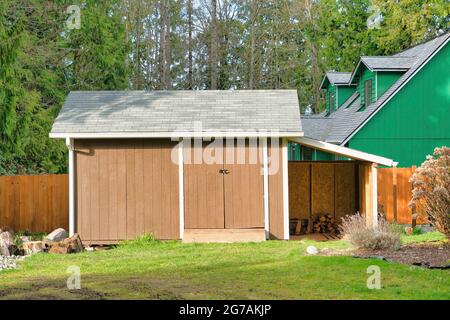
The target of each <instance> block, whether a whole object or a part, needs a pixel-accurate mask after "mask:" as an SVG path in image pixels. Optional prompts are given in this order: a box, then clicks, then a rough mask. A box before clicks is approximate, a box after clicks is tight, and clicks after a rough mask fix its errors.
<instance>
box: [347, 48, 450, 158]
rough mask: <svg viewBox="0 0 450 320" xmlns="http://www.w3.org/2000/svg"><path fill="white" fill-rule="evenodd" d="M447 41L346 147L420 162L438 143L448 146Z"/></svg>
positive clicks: (449, 55) (449, 87) (449, 80)
mask: <svg viewBox="0 0 450 320" xmlns="http://www.w3.org/2000/svg"><path fill="white" fill-rule="evenodd" d="M448 70H450V46H449V45H448V43H447V44H446V45H445V46H444V47H443V48H442V49H441V50H440V51H439V52H438V53H436V55H435V56H434V57H433V58H432V59H431V60H430V61H429V62H428V63H427V64H426V65H424V66H423V68H422V69H421V70H420V71H419V72H418V73H417V74H416V75H415V76H413V77H412V78H411V79H410V81H409V82H408V83H406V85H405V86H404V87H403V88H401V89H400V91H398V92H397V93H396V94H395V95H394V96H393V97H392V98H391V100H389V101H388V102H387V103H386V104H385V105H384V107H383V108H381V109H380V110H379V112H378V113H377V114H376V115H375V116H373V118H372V119H371V120H370V121H368V122H367V123H366V124H365V125H364V126H363V127H361V128H360V129H359V131H358V132H356V133H355V135H354V136H353V137H352V138H351V139H350V140H349V142H348V146H349V147H350V148H353V149H358V150H363V151H365V152H369V153H374V154H379V155H382V156H388V157H391V158H394V159H402V160H401V161H400V163H399V166H402V167H408V166H411V165H419V164H420V163H422V162H423V160H424V159H425V155H427V154H431V153H432V152H433V149H434V148H435V147H437V146H443V145H450V133H449V128H450V77H449V73H448Z"/></svg>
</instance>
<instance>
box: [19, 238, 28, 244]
mask: <svg viewBox="0 0 450 320" xmlns="http://www.w3.org/2000/svg"><path fill="white" fill-rule="evenodd" d="M19 240H20V243H21V244H22V243H24V242H29V241H30V237H28V236H21V237H20V238H19Z"/></svg>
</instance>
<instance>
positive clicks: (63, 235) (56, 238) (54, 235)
mask: <svg viewBox="0 0 450 320" xmlns="http://www.w3.org/2000/svg"><path fill="white" fill-rule="evenodd" d="M68 236H69V235H68V233H67V231H66V230H64V229H63V228H58V229H55V230H53V231H52V232H50V233H49V234H48V235H47V236H46V237H45V239H44V240H48V241H52V242H60V241H62V240H64V239H67V237H68Z"/></svg>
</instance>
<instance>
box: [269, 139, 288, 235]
mask: <svg viewBox="0 0 450 320" xmlns="http://www.w3.org/2000/svg"><path fill="white" fill-rule="evenodd" d="M269 142H270V140H269ZM282 151H283V150H282V145H281V140H280V141H279V143H278V146H276V145H274V144H271V143H269V147H268V154H269V233H270V238H271V239H284V217H283V165H282V161H283V152H282ZM275 159H277V160H275ZM273 161H277V162H278V168H277V170H271V168H270V166H271V165H272V164H273V163H274V162H273Z"/></svg>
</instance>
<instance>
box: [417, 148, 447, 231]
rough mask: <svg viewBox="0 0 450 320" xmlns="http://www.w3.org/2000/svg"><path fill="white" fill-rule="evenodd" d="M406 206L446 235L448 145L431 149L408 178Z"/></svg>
mask: <svg viewBox="0 0 450 320" xmlns="http://www.w3.org/2000/svg"><path fill="white" fill-rule="evenodd" d="M410 182H412V184H413V192H412V198H411V201H410V203H409V206H410V208H412V209H413V210H415V211H416V212H417V213H418V214H420V215H422V216H424V215H426V216H427V218H428V220H429V222H430V223H431V224H432V225H433V226H434V227H435V228H436V230H438V231H439V232H441V233H443V234H445V235H446V236H447V238H450V148H447V147H442V148H436V149H434V152H433V155H429V156H427V159H426V160H425V161H424V162H423V163H422V165H421V166H420V167H419V168H417V169H416V171H415V172H414V174H413V175H412V176H411V178H410Z"/></svg>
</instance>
